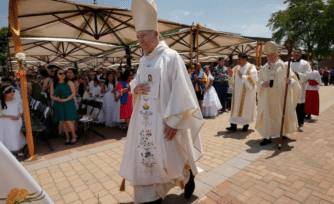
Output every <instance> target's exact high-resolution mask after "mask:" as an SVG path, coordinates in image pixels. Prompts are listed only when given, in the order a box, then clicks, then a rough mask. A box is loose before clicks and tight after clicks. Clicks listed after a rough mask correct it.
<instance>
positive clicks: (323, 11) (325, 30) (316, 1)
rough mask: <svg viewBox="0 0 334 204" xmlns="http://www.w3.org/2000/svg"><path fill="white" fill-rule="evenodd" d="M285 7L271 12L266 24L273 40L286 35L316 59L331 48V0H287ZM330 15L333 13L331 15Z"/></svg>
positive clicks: (326, 55)
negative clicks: (271, 32)
mask: <svg viewBox="0 0 334 204" xmlns="http://www.w3.org/2000/svg"><path fill="white" fill-rule="evenodd" d="M284 4H288V7H287V9H285V10H280V11H278V12H275V13H273V14H272V16H271V18H270V19H269V23H268V24H267V26H268V27H270V29H271V30H272V31H273V40H274V41H275V42H276V43H279V44H280V42H282V40H284V39H286V38H290V39H292V40H293V41H294V44H295V47H303V48H304V49H305V50H306V51H307V52H308V53H312V54H313V55H314V56H316V57H317V58H318V59H322V58H324V57H329V56H331V54H332V52H333V48H332V45H333V38H334V35H333V20H334V17H333V8H334V5H333V0H329V1H327V2H325V1H322V0H286V1H285V2H284ZM330 15H332V16H330Z"/></svg>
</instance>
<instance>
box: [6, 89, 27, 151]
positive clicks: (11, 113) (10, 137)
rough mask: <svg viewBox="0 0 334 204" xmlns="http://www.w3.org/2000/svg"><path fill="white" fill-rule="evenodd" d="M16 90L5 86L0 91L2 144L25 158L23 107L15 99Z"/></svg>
mask: <svg viewBox="0 0 334 204" xmlns="http://www.w3.org/2000/svg"><path fill="white" fill-rule="evenodd" d="M14 92H15V89H14V87H12V86H3V87H1V89H0V100H1V105H0V142H2V143H3V144H4V145H5V147H6V148H7V149H8V150H9V151H11V152H12V153H13V154H14V155H17V156H23V153H22V151H21V149H22V148H23V147H24V146H25V144H26V139H25V137H24V136H23V134H22V133H21V127H22V118H21V116H22V113H23V109H22V105H21V102H20V101H19V100H17V99H14Z"/></svg>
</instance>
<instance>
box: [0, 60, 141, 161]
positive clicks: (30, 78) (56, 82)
mask: <svg viewBox="0 0 334 204" xmlns="http://www.w3.org/2000/svg"><path fill="white" fill-rule="evenodd" d="M135 73H136V69H130V68H129V66H124V68H121V67H119V68H118V69H112V70H110V71H109V70H107V69H102V68H101V69H98V70H96V71H95V70H94V69H89V70H86V71H81V72H80V73H78V70H76V69H73V68H69V69H67V70H66V71H65V70H63V69H61V68H59V67H58V66H56V65H49V66H47V67H39V69H38V72H35V71H33V70H28V72H27V75H26V77H27V91H28V101H29V102H30V101H31V100H32V99H33V100H35V101H38V102H39V103H40V104H44V105H46V106H48V107H51V108H52V114H51V117H52V120H53V121H54V122H55V123H58V124H59V128H58V129H59V134H64V136H65V137H66V140H65V145H73V144H75V143H76V141H77V139H78V136H77V133H76V123H77V121H78V120H79V119H80V118H78V117H77V111H78V110H79V109H87V115H90V114H92V115H93V116H94V117H96V118H97V120H96V121H95V122H96V123H98V124H105V126H108V127H116V128H120V129H127V127H128V125H129V121H130V118H131V114H132V109H133V104H132V93H131V89H130V86H129V82H130V81H131V80H132V79H133V77H134V76H135ZM0 81H1V90H0V97H1V99H0V101H1V107H0V126H1V127H0V141H1V142H2V143H3V144H4V145H5V146H6V147H7V148H8V149H9V150H10V151H11V152H12V153H13V154H14V155H16V156H23V152H22V150H23V147H24V146H25V145H26V142H25V138H24V135H23V134H22V132H21V131H20V130H21V127H22V118H21V116H22V113H23V109H22V98H21V94H20V92H21V91H20V83H19V79H16V78H15V77H14V76H13V75H10V76H1V77H0ZM85 99H87V100H95V101H100V102H102V103H103V107H102V109H101V110H100V111H99V110H98V109H94V110H93V111H91V110H92V109H93V108H92V107H91V106H88V107H85V106H84V105H80V104H81V101H83V100H85ZM80 106H81V107H80ZM9 124H11V125H9ZM14 124H15V125H14ZM9 133H11V134H9Z"/></svg>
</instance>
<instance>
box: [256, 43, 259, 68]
mask: <svg viewBox="0 0 334 204" xmlns="http://www.w3.org/2000/svg"><path fill="white" fill-rule="evenodd" d="M259 44H260V42H257V44H256V50H255V64H256V66H257V67H259Z"/></svg>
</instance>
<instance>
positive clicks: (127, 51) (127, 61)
mask: <svg viewBox="0 0 334 204" xmlns="http://www.w3.org/2000/svg"><path fill="white" fill-rule="evenodd" d="M125 54H126V64H127V65H128V66H129V67H130V69H131V48H130V46H129V45H127V46H126V47H125Z"/></svg>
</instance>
